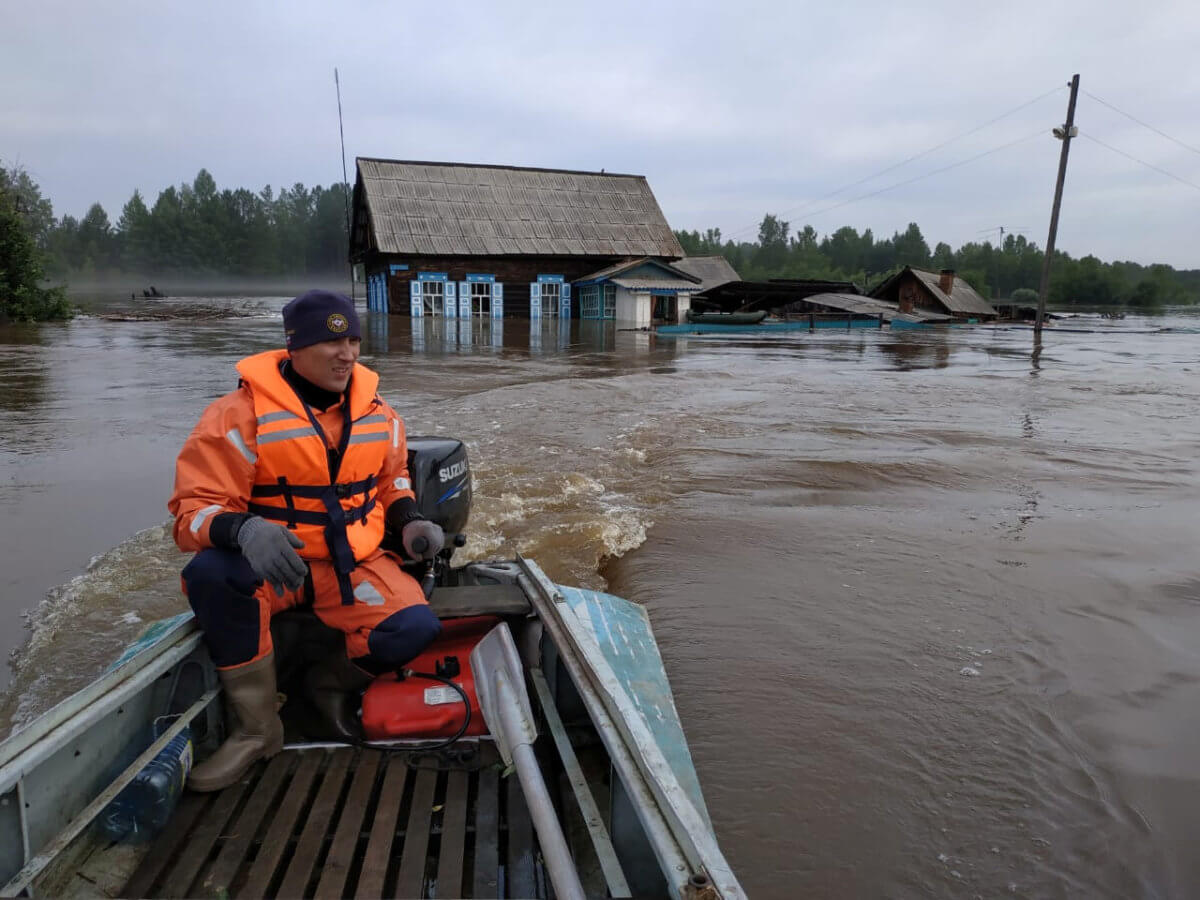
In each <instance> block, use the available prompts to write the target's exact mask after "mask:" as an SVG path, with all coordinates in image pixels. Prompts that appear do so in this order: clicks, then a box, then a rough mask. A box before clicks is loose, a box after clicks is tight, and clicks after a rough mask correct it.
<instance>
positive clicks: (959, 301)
mask: <svg viewBox="0 0 1200 900" xmlns="http://www.w3.org/2000/svg"><path fill="white" fill-rule="evenodd" d="M905 272H912V273H913V275H914V276H916V277H917V278H918V279H920V281H921V283H922V284H924V285H925V287H926V288H927V289H928V290H929V293H931V294H932V295H933V296H934V299H936V300H937V301H938V302H940V303H941V304H942V305H943V306H945V307H946V309H948V310H950V311H951V312H954V313H963V314H966V315H981V316H994V315H996V314H997V313H996V310H995V308H993V307H992V305H991V304H990V303H988V302H987V301H986V300H984V299H983V298H982V297H981V296H979V294H978V293H976V292H975V289H974V288H973V287H971V285H969V284H967V282H966V280H965V279H963V278H961V277H960V276H958V275H955V276H954V286H953V287H952V288H951V289H950V293H949V294H947V293H945V292H944V291H943V290H942V289H941V288H940V287H939V286H938V281H939V278H940V276H939V275H938V273H937V272H926V271H925V270H924V269H916V268H913V267H912V266H906V267H905V268H903V269H901V270H900V271H899V272H897V273H896V274H895V275H893V276H892V277H891V278H889V279H887V280H886V281H885V282H883V283H882V284H880V285H879V286H878V287H876V288H875V289H874V290H873V291H871V296H872V297H884V296H886V295H887V293H888V291H890V290H891V287H892V285H893V284H895V283H896V281H897V280H898V279H900V278H902V277H903V276H904V273H905Z"/></svg>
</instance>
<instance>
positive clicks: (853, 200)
mask: <svg viewBox="0 0 1200 900" xmlns="http://www.w3.org/2000/svg"><path fill="white" fill-rule="evenodd" d="M1045 133H1046V129H1045V128H1039V129H1038V130H1037V131H1035V132H1033V134H1027V135H1025V137H1023V138H1017V139H1016V140H1015V141H1009V142H1008V143H1007V144H1001V145H1000V146H999V147H993V148H992V149H991V150H985V151H983V152H982V153H977V154H976V155H975V156H972V157H970V158H969V159H964V160H961V161H960V162H956V163H951V164H950V165H948V166H943V167H942V168H940V169H934V170H933V171H932V172H926V173H925V174H924V175H918V176H916V177H915V178H910V179H908V180H907V181H900V182H897V183H896V184H892V185H888V186H887V187H883V188H880V189H879V190H877V191H871V192H870V193H867V194H861V195H859V196H858V197H851V198H850V199H849V200H844V201H842V202H841V203H835V204H833V206H827V207H825V208H824V209H819V210H817V211H816V212H812V213H807V214H806V215H807V216H808V218H812V217H814V216H819V215H821V214H823V213H827V212H831V211H832V210H835V209H841V208H842V207H843V206H849V205H850V204H851V203H857V202H858V201H859V200H866V199H868V198H869V197H877V196H879V195H880V194H885V193H887V192H888V191H894V190H895V189H896V188H901V187H905V186H906V185H910V184H915V183H916V182H918V181H923V180H925V179H926V178H932V177H933V176H934V175H941V174H942V173H943V172H949V171H950V170H951V169H957V168H959V167H960V166H965V165H967V164H968V163H973V162H975V161H976V160H979V159H983V158H984V157H985V156H991V155H992V154H993V153H999V152H1000V151H1001V150H1007V149H1008V148H1009V147H1015V146H1016V145H1017V144H1023V143H1025V142H1026V141H1031V140H1033V139H1034V138H1035V137H1040V136H1041V135H1043V134H1045Z"/></svg>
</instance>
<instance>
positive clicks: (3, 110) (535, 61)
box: [0, 0, 1200, 267]
mask: <svg viewBox="0 0 1200 900" xmlns="http://www.w3.org/2000/svg"><path fill="white" fill-rule="evenodd" d="M68 26H69V27H68ZM1197 38H1200V8H1197V7H1195V5H1194V4H1191V3H1183V2H1166V3H1151V4H1146V5H1143V6H1140V7H1132V6H1129V7H1126V6H1124V5H1121V6H1118V5H1097V4H1095V3H1092V2H1084V0H1070V2H1064V3H1055V4H1045V3H1040V2H1039V3H1035V2H1028V0H1019V2H1015V3H1007V4H996V3H987V4H985V3H962V2H961V0H956V2H913V3H908V4H903V5H899V4H894V3H883V2H867V0H855V2H847V3H843V4H839V5H835V4H828V3H812V2H804V3H784V2H774V3H763V2H758V3H753V2H752V3H746V4H740V5H737V4H729V3H689V4H649V3H644V2H643V3H628V2H618V3H614V4H609V5H608V6H606V7H604V8H603V10H599V9H597V8H596V7H594V6H584V5H579V6H574V5H571V4H566V3H561V2H558V3H549V2H547V3H529V4H519V5H513V4H491V3H483V2H478V3H464V2H444V3H441V4H420V5H418V4H415V3H394V2H373V0H357V2H349V3H344V4H339V5H333V4H327V3H316V2H300V3H295V4H290V5H289V6H288V7H287V8H286V9H284V8H281V7H279V6H278V5H276V4H267V3H262V2H259V0H248V2H240V3H234V2H227V0H217V2H213V3H209V4H203V5H197V4H184V3H176V2H153V3H152V2H132V3H124V4H116V5H112V4H110V5H106V6H101V5H95V4H85V3H80V2H72V3H66V2H61V0H51V2H44V3H41V4H37V5H36V6H35V5H34V4H21V5H20V6H19V7H14V8H13V9H11V10H9V12H8V14H7V16H6V34H5V36H4V37H3V38H0V40H3V42H4V46H3V48H2V49H3V52H0V78H3V79H4V82H5V83H6V84H7V85H10V86H12V87H14V88H15V89H11V90H8V91H6V92H5V93H4V95H3V96H0V122H3V123H4V125H3V131H2V132H0V158H3V159H6V160H10V161H11V160H20V161H21V162H22V163H23V164H24V165H26V166H27V167H28V169H29V170H30V172H31V173H32V174H33V175H34V176H35V177H36V178H37V179H38V180H39V181H40V182H41V184H42V187H43V190H44V191H45V192H46V194H47V195H48V196H49V197H50V198H51V199H52V200H53V202H54V204H55V209H56V211H57V212H59V213H70V214H72V215H77V216H78V215H81V214H82V213H83V212H84V211H85V210H86V209H87V207H88V206H89V205H90V204H91V203H93V202H95V201H99V202H101V203H102V204H103V205H104V206H105V208H106V209H107V210H108V212H109V215H110V216H111V217H113V218H115V217H116V215H117V214H119V210H120V207H121V205H123V203H124V202H125V200H127V199H128V197H129V195H130V194H131V193H132V191H133V189H134V188H135V187H137V188H140V189H141V190H142V192H143V194H145V195H147V197H148V198H149V199H150V200H151V201H152V200H153V198H154V197H155V196H156V195H157V192H158V191H159V190H161V189H163V188H165V187H166V186H168V185H170V184H178V183H180V182H184V181H188V182H190V181H191V179H192V178H193V177H194V176H195V173H196V172H197V171H198V170H199V169H200V168H202V167H204V168H207V169H209V171H211V172H212V173H213V175H214V177H215V178H216V179H217V182H218V184H219V185H220V186H222V187H243V186H244V187H249V188H252V189H255V190H257V189H258V188H261V187H262V186H263V185H266V184H268V183H269V184H272V185H275V186H277V187H278V186H280V185H290V184H292V183H294V182H297V181H300V182H304V183H306V184H309V185H312V184H329V183H331V182H333V181H335V180H337V179H339V178H340V175H341V164H340V159H339V155H340V148H339V143H338V130H337V108H336V96H335V93H334V84H333V68H334V67H335V66H337V67H338V68H339V70H340V73H341V80H342V88H343V96H342V100H343V108H344V113H345V132H346V142H347V152H348V154H349V155H350V156H351V157H353V156H354V155H356V154H357V155H364V156H383V157H393V158H407V159H446V160H455V161H464V162H483V163H503V164H512V165H537V166H549V167H562V168H574V169H600V168H605V169H607V170H608V171H626V172H635V173H639V174H645V175H647V176H648V178H649V179H650V183H651V185H652V187H653V188H654V190H655V193H656V195H657V196H658V198H659V201H660V203H661V204H662V206H663V208H664V211H665V212H666V214H667V217H668V219H669V220H670V221H671V223H672V224H673V225H674V226H675V227H677V228H701V229H702V228H707V227H713V226H717V227H720V228H722V230H723V231H725V233H726V234H730V233H733V232H735V231H738V230H739V229H747V230H746V234H747V236H749V237H753V235H754V233H755V231H756V224H757V222H758V220H759V219H760V218H761V216H762V214H763V213H764V212H767V211H771V212H778V213H781V214H784V213H785V211H791V212H790V213H787V214H784V218H788V219H789V220H790V221H792V223H793V224H794V225H800V224H803V223H804V222H805V221H809V220H811V223H812V224H813V225H814V226H815V227H816V228H817V229H818V231H821V232H823V233H825V232H829V231H832V230H834V229H835V228H837V227H838V226H840V225H842V224H847V223H849V224H853V225H855V226H856V227H859V228H863V227H871V228H872V229H874V231H875V232H876V233H877V234H890V233H891V232H893V231H895V230H898V229H903V228H904V227H905V226H906V225H907V223H908V222H910V221H916V222H918V223H920V225H921V227H922V229H923V231H924V233H925V234H926V236H927V237H928V238H929V239H931V240H933V241H938V240H945V241H948V242H949V243H952V244H955V245H957V244H961V243H963V242H964V241H967V240H974V239H976V238H977V236H978V234H979V232H980V231H981V230H982V229H985V228H991V227H994V226H998V225H1001V224H1005V225H1008V226H1010V227H1016V226H1017V225H1026V226H1028V227H1029V229H1030V230H1031V234H1030V235H1029V236H1030V238H1031V239H1032V240H1036V241H1038V242H1039V243H1043V242H1044V240H1045V234H1044V232H1045V229H1046V223H1047V220H1048V215H1049V205H1050V199H1051V192H1052V189H1053V180H1054V171H1055V168H1056V165H1057V156H1058V148H1059V145H1058V143H1057V142H1056V141H1054V139H1053V138H1052V137H1050V135H1049V130H1050V128H1051V127H1052V126H1053V125H1056V124H1058V123H1060V122H1061V121H1062V119H1063V117H1064V115H1065V102H1066V92H1065V88H1064V86H1065V84H1066V82H1067V81H1068V79H1069V78H1070V76H1071V74H1072V73H1073V72H1076V71H1078V72H1080V73H1081V75H1082V81H1083V87H1084V89H1085V90H1086V91H1090V92H1091V93H1093V94H1095V95H1097V96H1100V97H1103V98H1104V99H1105V100H1107V101H1109V102H1110V103H1112V104H1114V105H1116V106H1118V107H1119V108H1121V109H1125V110H1128V111H1129V112H1131V113H1133V114H1135V115H1136V116H1137V117H1138V118H1140V119H1143V120H1144V121H1145V122H1148V123H1151V124H1153V125H1155V126H1157V127H1159V128H1161V129H1162V130H1163V131H1165V132H1167V133H1169V134H1171V135H1173V136H1175V137H1177V138H1178V139H1179V140H1181V141H1184V142H1185V143H1188V144H1190V145H1191V146H1193V147H1200V122H1197V121H1196V120H1195V118H1194V117H1193V116H1191V115H1190V109H1191V106H1192V99H1191V98H1192V97H1194V96H1195V93H1196V91H1197V89H1198V88H1200V70H1197V68H1196V67H1194V66H1191V65H1190V60H1191V58H1192V56H1193V53H1194V47H1195V46H1196V45H1197ZM1055 87H1058V88H1059V90H1058V91H1057V92H1056V93H1054V94H1053V95H1052V96H1050V97H1048V98H1046V99H1044V100H1042V101H1039V102H1037V103H1034V104H1033V105H1031V106H1029V107H1028V108H1027V109H1024V110H1021V111H1020V112H1018V113H1016V114H1014V115H1012V116H1010V117H1007V118H1005V119H1003V120H1001V121H1000V122H997V123H995V124H994V125H992V126H989V127H987V128H985V129H982V130H980V131H979V132H977V133H975V134H973V135H966V136H964V137H960V139H959V140H956V141H954V142H952V143H951V144H949V145H947V146H946V147H945V148H942V149H941V150H939V151H937V152H935V153H930V154H928V155H926V156H922V157H921V158H920V159H918V160H915V161H913V162H911V163H909V164H907V165H905V166H902V167H900V168H897V169H896V170H895V171H894V172H890V173H887V174H885V175H882V176H880V177H879V178H874V179H869V180H867V181H865V182H864V183H863V184H862V185H861V186H856V187H853V188H850V189H849V190H847V191H845V192H843V193H840V194H837V195H836V196H834V197H832V198H830V199H829V200H828V201H827V202H825V201H822V198H825V197H827V196H828V195H830V194H831V193H833V192H835V191H837V190H838V189H839V188H843V187H848V186H850V185H852V184H853V183H854V182H857V181H860V180H863V179H865V178H867V176H870V175H873V174H874V173H877V172H879V171H881V170H883V169H886V168H888V167H890V166H892V165H894V164H896V163H898V162H901V161H903V160H905V159H907V158H908V157H910V156H914V155H916V154H921V153H922V152H923V151H926V150H929V149H930V148H932V147H935V146H936V145H938V144H939V143H941V142H943V141H946V140H947V139H949V138H954V137H956V136H960V135H964V133H965V132H968V131H969V130H971V129H973V128H975V127H976V126H979V125H981V124H983V123H985V122H987V121H988V120H989V119H991V118H993V117H995V116H998V115H999V114H1001V113H1003V112H1005V111H1007V110H1010V109H1012V108H1014V107H1016V106H1018V105H1019V104H1022V103H1024V102H1026V101H1028V100H1031V99H1032V98H1035V97H1038V96H1040V95H1042V94H1044V93H1046V92H1047V91H1051V90H1052V89H1054V88H1055ZM1078 121H1079V123H1080V127H1081V129H1082V130H1083V131H1084V132H1085V133H1086V134H1090V135H1094V136H1095V137H1096V138H1098V139H1100V140H1103V141H1104V142H1106V143H1109V144H1111V145H1112V146H1114V147H1119V148H1120V149H1122V150H1123V151H1125V152H1126V153H1129V154H1130V155H1132V156H1135V157H1137V158H1138V159H1142V160H1145V161H1146V162H1148V163H1152V164H1153V165H1156V166H1160V167H1161V168H1163V169H1166V170H1168V171H1170V172H1173V173H1174V174H1176V175H1178V176H1179V177H1181V178H1184V179H1186V180H1188V181H1191V182H1193V183H1196V184H1200V153H1195V152H1191V151H1189V150H1187V149H1185V148H1183V147H1180V146H1179V145H1178V144H1172V143H1171V142H1170V141H1167V140H1166V139H1164V138H1162V137H1161V136H1159V135H1156V134H1154V133H1153V132H1150V131H1148V130H1147V129H1145V128H1143V127H1142V126H1139V125H1136V124H1134V123H1132V122H1130V121H1129V120H1128V119H1125V118H1123V117H1122V116H1120V115H1119V114H1117V113H1114V112H1113V111H1112V110H1110V109H1108V108H1106V107H1104V106H1102V105H1100V104H1099V103H1097V102H1095V101H1094V100H1092V99H1091V98H1090V97H1088V96H1086V95H1085V96H1083V97H1081V99H1080V103H1079V111H1078ZM1033 134H1038V135H1039V137H1038V138H1036V139H1031V140H1029V141H1026V142H1024V143H1020V144H1017V145H1016V146H1013V147H1011V148H1009V149H1006V150H1003V151H1000V152H997V153H995V154H993V155H990V156H987V157H985V158H983V159H980V160H978V161H976V162H973V163H970V164H968V165H963V166H961V167H958V168H954V169H951V170H949V171H946V172H943V173H941V174H937V175H930V176H929V177H927V178H924V179H922V180H920V181H916V182H914V183H912V184H907V185H901V183H902V182H905V181H907V180H909V179H912V178H914V177H916V176H919V175H923V174H927V173H932V172H934V171H935V170H937V169H939V168H944V167H947V166H951V165H953V164H955V163H959V162H962V161H964V160H967V159H969V158H970V157H972V156H975V155H977V154H980V153H983V152H985V151H987V150H989V149H994V148H996V147H999V146H1002V145H1004V144H1006V143H1009V142H1011V141H1014V140H1017V139H1019V138H1021V137H1025V136H1030V135H1033ZM893 185H899V186H896V187H894V189H892V190H889V191H884V192H882V193H874V192H877V191H879V190H880V189H881V188H885V187H889V186H893ZM873 193H874V196H870V197H863V199H859V200H856V201H855V202H853V203H849V204H847V205H845V206H840V207H838V208H836V209H833V210H830V211H827V212H823V211H822V210H823V209H825V208H826V207H828V206H832V205H834V204H835V203H840V202H842V201H845V200H848V199H851V198H856V197H860V196H862V195H866V194H873ZM1198 201H1200V191H1196V190H1194V189H1192V188H1189V187H1187V186H1186V185H1183V184H1180V183H1179V182H1177V181H1172V180H1171V179H1170V178H1167V177H1166V176H1164V175H1161V174H1159V173H1157V172H1154V171H1152V170H1150V169H1148V168H1146V167H1144V166H1141V165H1139V164H1138V163H1136V162H1133V161H1131V160H1129V159H1126V158H1124V157H1121V156H1118V155H1116V154H1114V153H1112V152H1111V151H1109V150H1107V149H1105V148H1104V147H1102V146H1100V145H1099V144H1095V143H1092V142H1090V141H1086V140H1080V141H1077V142H1075V143H1074V144H1073V146H1072V151H1071V165H1070V170H1069V174H1068V182H1067V192H1066V197H1065V200H1064V210H1063V220H1062V224H1061V227H1060V233H1059V246H1060V247H1062V248H1063V249H1066V250H1067V251H1068V252H1070V253H1072V254H1075V255H1082V254H1085V253H1089V252H1090V253H1095V254H1097V255H1099V256H1101V257H1103V258H1118V257H1120V258H1133V259H1137V260H1139V261H1143V262H1151V261H1165V262H1170V263H1172V264H1173V265H1176V266H1180V267H1200V258H1198V257H1197V251H1196V250H1195V249H1194V241H1193V239H1192V236H1193V235H1194V234H1195V233H1197V230H1198V226H1200V202H1198ZM806 216H808V217H810V218H806Z"/></svg>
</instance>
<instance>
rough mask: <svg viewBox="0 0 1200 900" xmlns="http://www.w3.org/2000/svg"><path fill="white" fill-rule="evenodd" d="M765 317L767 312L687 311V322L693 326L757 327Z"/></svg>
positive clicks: (761, 310)
mask: <svg viewBox="0 0 1200 900" xmlns="http://www.w3.org/2000/svg"><path fill="white" fill-rule="evenodd" d="M766 317H767V311H766V310H765V309H760V310H759V311H758V312H728V313H723V312H696V311H694V310H690V309H689V310H688V312H687V320H688V322H690V323H691V324H693V325H757V324H759V323H760V322H762V320H763V319H765V318H766Z"/></svg>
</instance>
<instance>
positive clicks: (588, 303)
mask: <svg viewBox="0 0 1200 900" xmlns="http://www.w3.org/2000/svg"><path fill="white" fill-rule="evenodd" d="M579 317H580V318H582V319H599V318H600V287H599V286H598V285H595V284H589V285H587V286H586V287H583V288H581V289H580V291H579Z"/></svg>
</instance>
